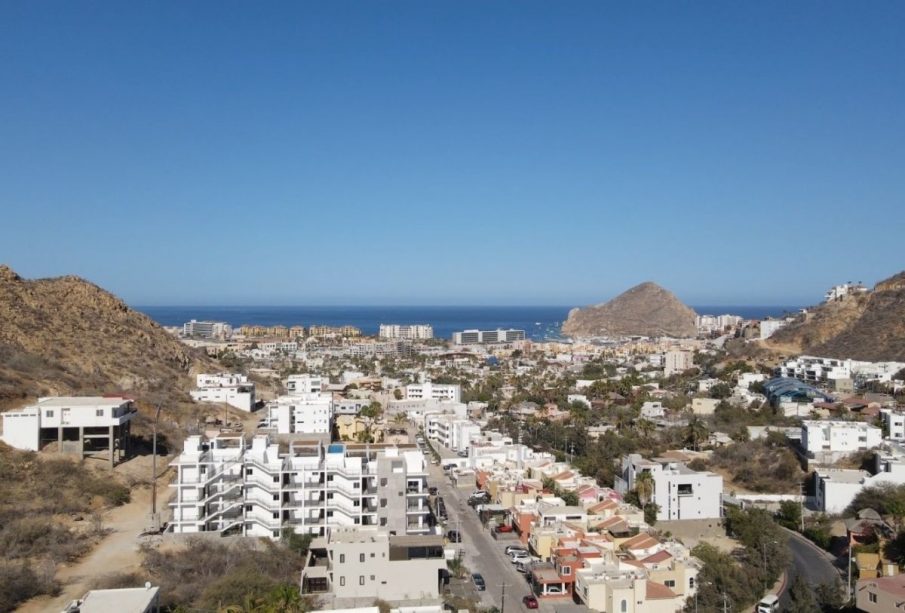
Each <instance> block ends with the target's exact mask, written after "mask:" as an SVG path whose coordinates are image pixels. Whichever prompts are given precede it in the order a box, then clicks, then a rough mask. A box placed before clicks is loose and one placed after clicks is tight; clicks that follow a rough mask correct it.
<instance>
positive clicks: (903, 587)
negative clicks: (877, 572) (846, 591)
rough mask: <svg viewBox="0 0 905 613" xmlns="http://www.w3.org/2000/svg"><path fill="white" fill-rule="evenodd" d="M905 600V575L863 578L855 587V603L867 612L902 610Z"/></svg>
mask: <svg viewBox="0 0 905 613" xmlns="http://www.w3.org/2000/svg"><path fill="white" fill-rule="evenodd" d="M903 602H905V575H895V576H893V577H880V578H878V579H862V580H860V581H858V584H857V587H856V588H855V604H856V605H857V607H858V610H859V611H865V612H866V613H888V612H890V611H901V610H903V609H902V603H903Z"/></svg>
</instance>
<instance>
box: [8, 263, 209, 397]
mask: <svg viewBox="0 0 905 613" xmlns="http://www.w3.org/2000/svg"><path fill="white" fill-rule="evenodd" d="M209 365H210V363H209V361H208V360H207V358H205V357H204V356H202V355H199V354H197V353H195V352H194V351H192V350H191V349H189V348H188V347H186V346H185V345H183V344H182V343H180V342H179V341H178V340H177V339H175V338H173V337H172V336H171V335H169V334H168V333H167V332H166V331H164V330H163V328H161V327H160V326H159V325H157V324H156V323H155V322H154V321H152V320H151V319H150V318H149V317H147V316H146V315H144V314H142V313H139V312H137V311H135V310H133V309H131V308H129V306H128V305H126V304H125V303H124V302H123V301H122V300H120V299H119V298H117V297H116V296H114V295H112V294H110V293H109V292H106V291H104V290H103V289H101V288H99V287H97V286H96V285H94V284H92V283H89V282H88V281H85V280H84V279H80V278H78V277H73V276H66V277H59V278H53V279H35V280H28V279H23V278H22V277H20V276H19V275H17V274H16V273H15V272H13V271H12V270H11V269H10V268H9V267H7V266H0V408H5V407H9V406H14V405H17V404H21V403H22V402H24V401H26V400H30V399H34V398H35V397H37V396H47V395H56V394H70V393H78V394H104V393H110V392H126V393H130V392H131V393H133V394H139V393H142V392H150V393H152V394H164V395H171V394H172V393H173V392H174V391H175V390H180V389H181V390H184V389H187V387H188V385H189V377H188V375H189V374H190V372H191V370H192V368H193V367H195V366H199V367H200V366H209Z"/></svg>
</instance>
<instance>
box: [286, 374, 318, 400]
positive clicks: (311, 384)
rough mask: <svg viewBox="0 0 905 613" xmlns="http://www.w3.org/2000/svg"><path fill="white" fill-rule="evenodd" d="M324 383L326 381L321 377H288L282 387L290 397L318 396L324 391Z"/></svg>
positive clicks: (309, 375) (310, 375)
mask: <svg viewBox="0 0 905 613" xmlns="http://www.w3.org/2000/svg"><path fill="white" fill-rule="evenodd" d="M325 383H328V381H326V380H324V378H323V377H322V376H321V375H312V374H304V375H289V378H288V379H285V380H284V381H283V387H284V388H286V393H287V394H289V395H290V396H295V395H303V394H318V393H320V392H321V390H323V389H324V384H325Z"/></svg>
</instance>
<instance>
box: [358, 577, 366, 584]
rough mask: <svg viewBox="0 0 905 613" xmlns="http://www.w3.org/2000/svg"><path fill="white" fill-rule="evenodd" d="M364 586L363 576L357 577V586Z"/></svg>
mask: <svg viewBox="0 0 905 613" xmlns="http://www.w3.org/2000/svg"><path fill="white" fill-rule="evenodd" d="M364 584H365V576H364V575H359V577H358V585H364Z"/></svg>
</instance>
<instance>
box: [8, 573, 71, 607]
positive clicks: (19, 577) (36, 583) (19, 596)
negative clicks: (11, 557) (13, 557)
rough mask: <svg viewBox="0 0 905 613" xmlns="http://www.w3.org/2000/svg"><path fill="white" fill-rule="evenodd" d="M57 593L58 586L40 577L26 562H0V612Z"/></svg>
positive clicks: (49, 578) (50, 579) (47, 578)
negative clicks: (29, 600)
mask: <svg viewBox="0 0 905 613" xmlns="http://www.w3.org/2000/svg"><path fill="white" fill-rule="evenodd" d="M46 574H47V575H50V574H51V573H46ZM58 592H59V586H58V585H57V584H56V582H55V581H54V580H53V579H52V578H51V577H50V576H46V577H45V576H41V575H40V574H39V573H37V572H35V570H34V569H33V568H32V566H31V565H30V564H28V563H27V562H7V561H0V611H4V612H5V611H12V610H13V609H15V608H16V606H17V605H18V604H19V603H22V602H25V601H26V600H28V599H29V598H34V597H35V596H40V595H41V594H56V593H58Z"/></svg>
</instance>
